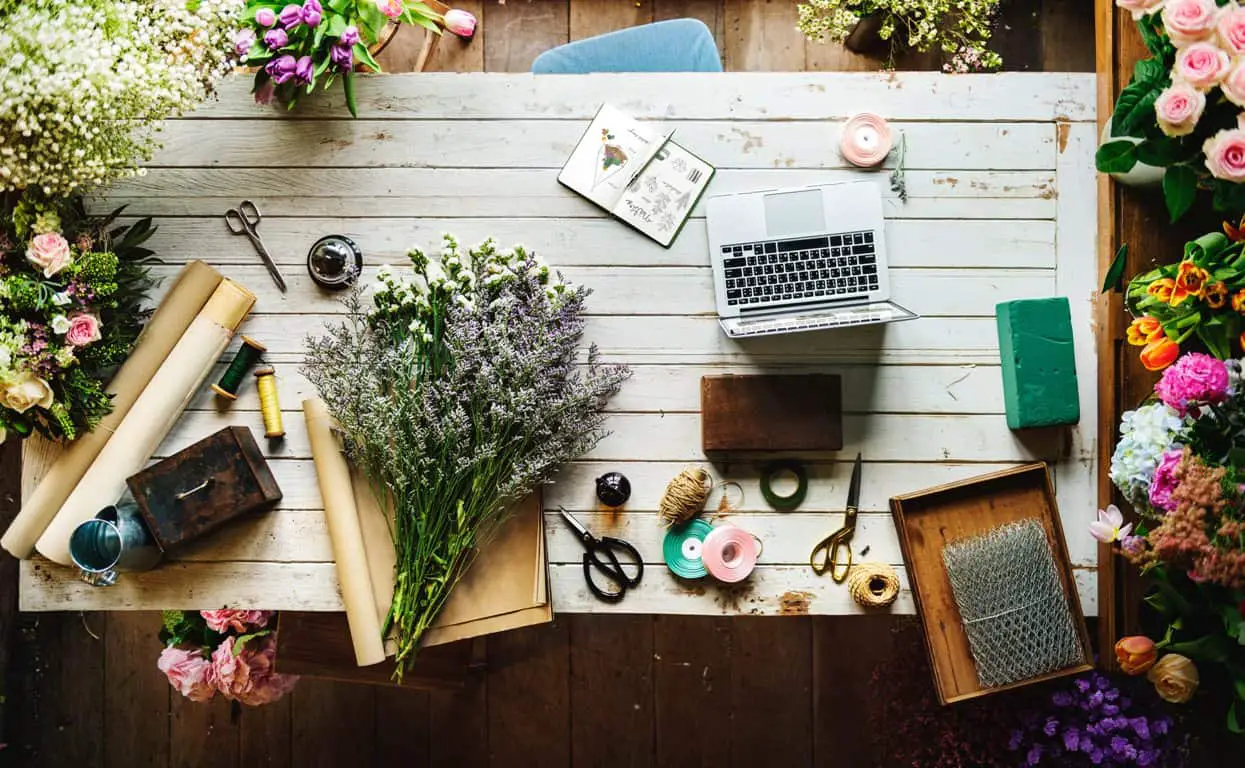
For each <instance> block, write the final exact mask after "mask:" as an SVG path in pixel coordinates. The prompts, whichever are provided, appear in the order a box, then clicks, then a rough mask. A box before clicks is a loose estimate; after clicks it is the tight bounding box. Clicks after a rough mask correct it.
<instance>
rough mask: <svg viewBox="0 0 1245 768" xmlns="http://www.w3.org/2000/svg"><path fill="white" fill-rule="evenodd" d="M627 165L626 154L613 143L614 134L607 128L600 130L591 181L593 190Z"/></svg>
mask: <svg viewBox="0 0 1245 768" xmlns="http://www.w3.org/2000/svg"><path fill="white" fill-rule="evenodd" d="M626 165H627V153H626V152H624V151H623V148H622V147H620V146H618V144H616V143H614V134H613V133H611V132H610V129H609V128H602V129H601V147H600V149H598V150H597V167H596V174H595V175H594V177H593V180H592V186H593V187H594V188H595V187H596V186H598V185H599V184H600V183H601V182H603V181H605V180H606V179H608V178H609V177H611V176H613V175H614V174H616V173H618V172H619V171H621V170H622V169H623V167H624V166H626Z"/></svg>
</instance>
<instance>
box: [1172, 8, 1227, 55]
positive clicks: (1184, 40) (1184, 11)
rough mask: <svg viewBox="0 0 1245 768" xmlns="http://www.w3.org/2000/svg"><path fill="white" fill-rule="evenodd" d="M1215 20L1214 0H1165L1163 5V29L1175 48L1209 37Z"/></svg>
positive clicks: (1217, 16) (1216, 11) (1216, 18)
mask: <svg viewBox="0 0 1245 768" xmlns="http://www.w3.org/2000/svg"><path fill="white" fill-rule="evenodd" d="M1217 21H1219V6H1218V5H1216V4H1215V0H1167V2H1166V3H1165V4H1164V5H1163V29H1164V30H1166V32H1167V36H1168V37H1170V38H1171V41H1172V43H1174V44H1175V45H1176V47H1177V48H1179V47H1181V46H1185V45H1188V44H1189V43H1196V42H1199V41H1201V40H1205V39H1207V38H1209V37H1210V35H1211V33H1212V32H1213V31H1214V30H1215V22H1217Z"/></svg>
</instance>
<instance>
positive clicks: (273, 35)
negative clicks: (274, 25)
mask: <svg viewBox="0 0 1245 768" xmlns="http://www.w3.org/2000/svg"><path fill="white" fill-rule="evenodd" d="M289 42H290V36H289V35H287V34H286V33H285V30H284V29H270V30H268V31H267V32H265V33H264V45H266V46H268V50H270V51H276V50H280V49H281V48H284V47H285V46H286V45H287V44H288V43H289Z"/></svg>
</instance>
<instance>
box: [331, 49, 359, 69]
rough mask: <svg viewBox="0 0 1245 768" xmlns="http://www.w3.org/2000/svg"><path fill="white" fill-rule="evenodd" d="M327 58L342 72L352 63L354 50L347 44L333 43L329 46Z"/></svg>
mask: <svg viewBox="0 0 1245 768" xmlns="http://www.w3.org/2000/svg"><path fill="white" fill-rule="evenodd" d="M329 59H330V60H332V62H333V64H334V65H336V66H337V68H338V69H341V70H342V71H343V72H344V71H346V70H348V69H350V67H351V66H353V65H354V52H353V51H352V50H351V47H350V46H349V45H335V46H333V47H332V48H329Z"/></svg>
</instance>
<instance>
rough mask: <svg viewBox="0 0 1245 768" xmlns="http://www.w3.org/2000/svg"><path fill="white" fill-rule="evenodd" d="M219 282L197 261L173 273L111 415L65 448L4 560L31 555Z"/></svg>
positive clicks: (21, 518) (118, 380)
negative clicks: (9, 555)
mask: <svg viewBox="0 0 1245 768" xmlns="http://www.w3.org/2000/svg"><path fill="white" fill-rule="evenodd" d="M220 281H221V276H220V273H218V272H217V271H216V270H214V269H212V268H211V267H209V266H208V265H207V264H204V263H203V262H202V261H192V262H190V263H189V264H187V265H186V266H185V267H183V268H182V271H181V272H179V273H178V275H177V280H176V281H175V282H174V283H173V285H172V287H171V288H170V289H169V292H168V293H167V294H165V296H164V300H163V301H161V302H160V306H159V308H158V309H156V313H155V314H154V315H152V317H151V320H150V321H149V322H148V323H147V327H146V328H144V329H143V333H142V335H141V336H139V338H138V343H137V344H135V346H134V350H133V352H131V354H130V356H129V357H128V358H127V359H126V361H125V363H124V364H123V365H122V366H121V368H120V370H118V371H117V373H116V375H115V376H113V378H112V381H111V382H110V383H109V385H108V391H109V392H110V393H112V395H113V398H112V413H110V414H108V415H107V416H106V417H104V419H103V420H102V421H100V423H99V426H98V427H96V428H95V431H94V432H91V433H90V434H87V435H83V436H82V437H80V438H78V439H77V440H75V441H74V442H73V443H70V444H69V447H68V449H67V450H66V451H65V452H64V453H62V454H61V456H60V458H58V459H56V461H55V462H54V463H53V464H52V466H51V468H50V469H49V470H48V472H47V475H46V476H45V477H44V478H43V481H42V482H41V483H40V484H39V486H38V488H36V489H35V492H34V493H33V494H31V495H30V497H29V498H28V499H27V500H26V503H25V504H23V505H22V510H21V512H19V513H18V515H17V517H16V518H15V519H14V520H13V523H12V524H11V525H10V526H9V528H8V530H7V531H5V533H4V538H2V539H0V546H3V547H4V548H5V549H6V550H8V552H9V554H11V555H13V556H14V557H19V558H23V559H24V558H27V557H30V555H31V553H33V552H34V548H35V542H36V541H37V540H38V539H39V537H40V536H42V535H43V532H44V530H45V529H46V528H47V527H48V524H49V523H50V522H52V518H53V517H54V516H55V515H56V512H57V510H59V509H60V508H61V505H62V504H64V503H65V499H67V498H69V493H70V492H71V491H72V490H73V489H74V486H76V485H77V484H78V481H79V480H81V479H82V476H83V475H85V474H86V471H87V468H88V467H90V466H91V462H93V461H95V457H96V456H98V455H99V454H100V451H102V450H103V449H104V445H105V444H106V443H107V442H108V438H110V437H111V436H112V433H113V431H114V430H115V429H116V428H117V425H118V424H120V423H121V420H122V419H124V418H125V416H126V414H127V413H129V412H130V408H131V407H133V405H134V402H135V401H136V400H138V397H139V395H141V394H142V392H143V389H144V388H145V387H146V386H147V382H149V381H151V377H152V376H154V375H155V373H156V370H157V369H158V368H159V367H160V364H161V363H163V362H164V360H165V358H167V357H168V356H169V353H170V352H171V351H172V350H173V347H174V346H175V345H176V344H177V342H178V341H179V340H180V339H181V337H182V335H183V334H185V333H186V329H187V328H189V327H190V324H191V323H192V322H193V321H194V319H195V316H196V315H198V314H199V312H200V311H201V310H202V309H203V307H204V305H205V304H207V301H208V298H209V297H211V295H212V292H213V291H215V290H216V287H217V286H218V285H220Z"/></svg>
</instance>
